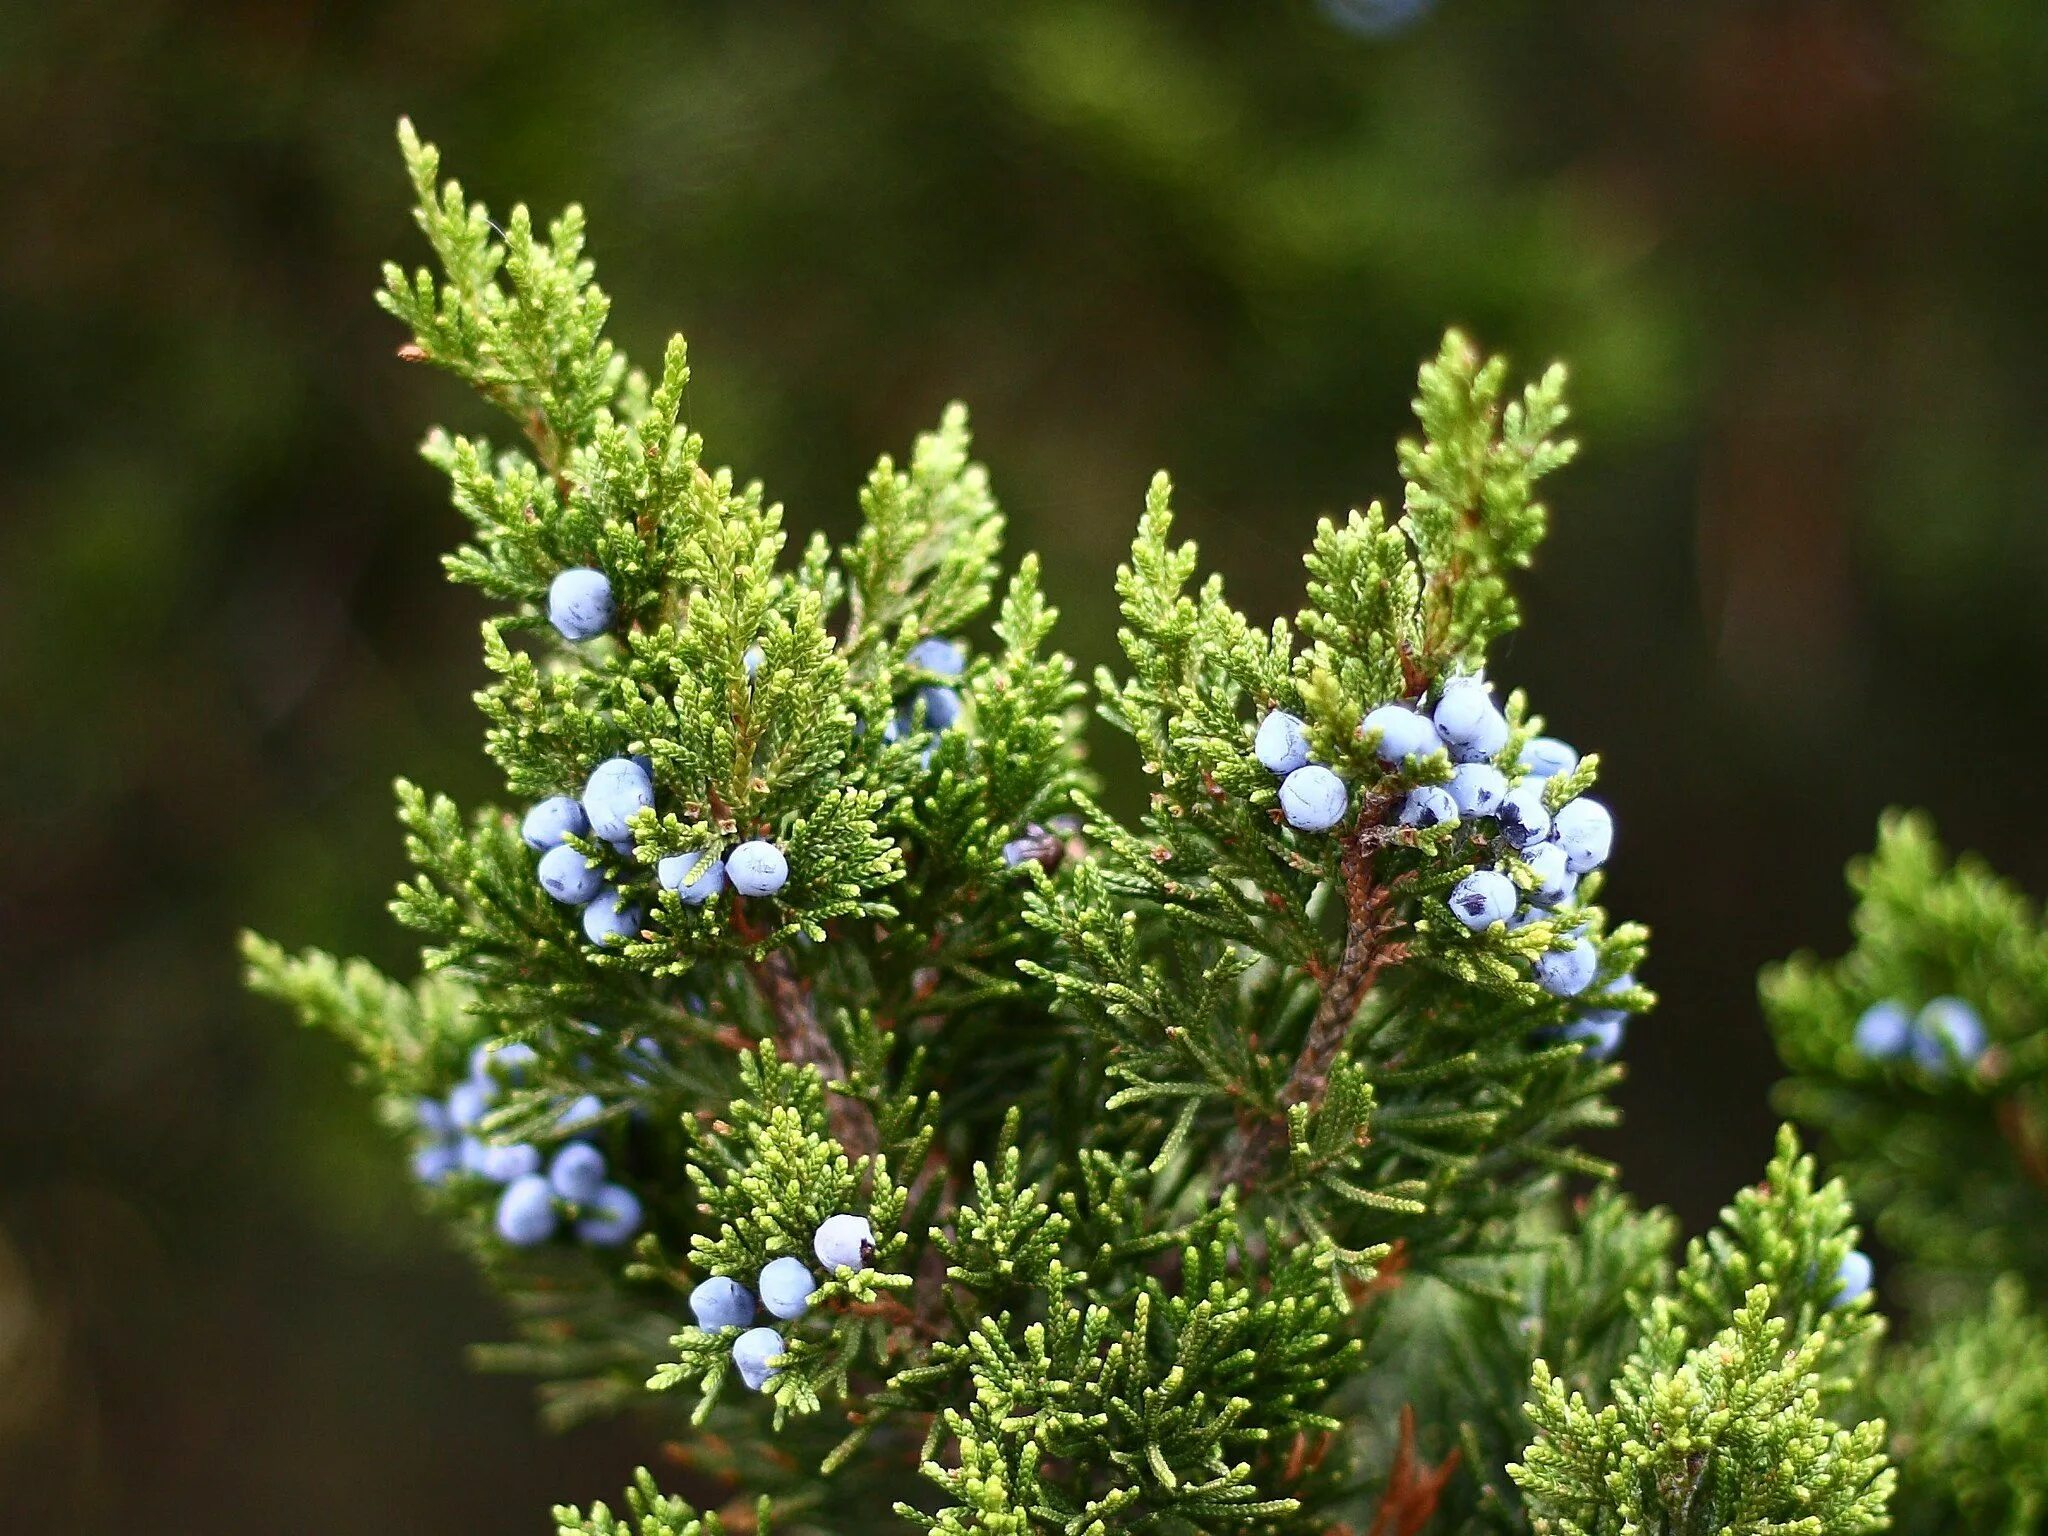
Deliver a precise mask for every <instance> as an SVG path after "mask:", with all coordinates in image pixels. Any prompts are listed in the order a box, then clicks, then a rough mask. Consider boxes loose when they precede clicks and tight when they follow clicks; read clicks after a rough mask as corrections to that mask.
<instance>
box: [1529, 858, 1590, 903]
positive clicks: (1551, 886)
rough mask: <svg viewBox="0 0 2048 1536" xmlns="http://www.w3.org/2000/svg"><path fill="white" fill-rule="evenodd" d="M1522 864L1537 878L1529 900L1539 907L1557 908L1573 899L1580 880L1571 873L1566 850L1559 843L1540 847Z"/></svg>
mask: <svg viewBox="0 0 2048 1536" xmlns="http://www.w3.org/2000/svg"><path fill="white" fill-rule="evenodd" d="M1522 861H1523V862H1524V863H1526V864H1527V865H1528V866H1529V872H1530V873H1531V874H1532V875H1534V876H1535V877H1536V885H1535V888H1534V889H1533V890H1532V891H1530V893H1529V899H1530V900H1531V901H1533V902H1535V903H1536V905H1538V906H1539V907H1558V906H1562V905H1564V903H1566V902H1567V901H1570V900H1571V898H1572V892H1573V891H1575V890H1577V889H1578V885H1579V877H1578V876H1577V875H1575V874H1573V873H1572V872H1571V869H1570V868H1569V866H1568V863H1567V857H1566V854H1565V851H1564V849H1562V848H1560V847H1559V846H1558V845H1557V844H1556V843H1538V844H1537V845H1536V846H1535V847H1534V848H1530V849H1528V850H1526V851H1525V852H1524V853H1523V854H1522Z"/></svg>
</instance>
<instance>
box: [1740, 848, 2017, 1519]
mask: <svg viewBox="0 0 2048 1536" xmlns="http://www.w3.org/2000/svg"><path fill="white" fill-rule="evenodd" d="M1849 884H1850V888H1851V890H1852V891H1854V893H1855V895H1856V910H1855V915H1854V918H1853V923H1852V926H1853V929H1854V932H1855V938H1856V942H1855V945H1854V947H1853V948H1852V949H1850V951H1849V952H1848V953H1847V954H1846V955H1844V956H1843V957H1842V958H1840V959H1839V960H1835V961H1830V962H1823V961H1821V960H1818V959H1816V958H1815V957H1813V956H1811V955H1800V956H1797V957H1795V958H1794V959H1792V960H1790V961H1789V962H1787V963H1786V964H1784V965H1782V966H1779V967H1776V968H1774V969H1772V970H1770V971H1768V972H1766V973H1765V975H1764V978H1763V988H1762V990H1763V1000H1764V1008H1765V1011H1766V1012H1767V1013H1768V1014H1769V1016H1770V1019H1771V1023H1772V1025H1773V1027H1774V1029H1775V1030H1776V1033H1777V1039H1778V1045H1779V1049H1780V1051H1781V1052H1782V1053H1783V1055H1784V1058H1785V1061H1786V1064H1787V1065H1788V1066H1789V1067H1790V1068H1791V1069H1792V1072H1793V1076H1792V1077H1791V1079H1790V1080H1789V1081H1787V1082H1786V1083H1785V1084H1784V1086H1783V1088H1782V1090H1781V1098H1782V1101H1783V1103H1784V1106H1785V1108H1786V1109H1787V1110H1788V1111H1789V1112H1790V1113H1792V1114H1794V1115H1796V1116H1797V1117H1798V1118H1800V1119H1802V1120H1804V1121H1807V1122H1809V1123H1810V1124H1812V1125H1813V1126H1814V1127H1815V1128H1816V1129H1817V1130H1818V1131H1819V1132H1820V1133H1821V1134H1822V1135H1823V1136H1824V1137H1825V1138H1826V1143H1827V1146H1828V1148H1829V1151H1830V1153H1831V1155H1832V1157H1833V1160H1834V1164H1835V1166H1836V1167H1837V1168H1839V1169H1840V1170H1841V1172H1842V1174H1843V1176H1844V1178H1845V1179H1846V1180H1847V1181H1848V1184H1849V1187H1850V1188H1851V1189H1852V1190H1853V1191H1854V1193H1855V1195H1856V1198H1857V1201H1858V1203H1859V1205H1860V1206H1861V1207H1862V1208H1863V1209H1864V1210H1865V1211H1867V1212H1869V1213H1870V1216H1871V1218H1872V1220H1873V1221H1874V1223H1875V1225H1876V1228H1877V1231H1878V1233H1879V1234H1880V1236H1882V1237H1883V1238H1884V1239H1885V1241H1886V1242H1887V1243H1888V1244H1889V1245H1890V1246H1891V1247H1892V1248H1893V1249H1894V1250H1895V1251H1896V1253H1897V1255H1898V1257H1899V1259H1900V1260H1901V1261H1902V1263H1901V1265H1900V1268H1899V1273H1898V1276H1897V1279H1896V1282H1895V1283H1894V1284H1893V1285H1892V1287H1891V1290H1892V1294H1893V1296H1894V1298H1895V1299H1896V1300H1897V1301H1898V1302H1899V1303H1900V1304H1902V1306H1903V1309H1904V1311H1905V1313H1906V1317H1907V1326H1908V1330H1909V1332H1910V1333H1911V1334H1913V1335H1915V1336H1917V1337H1916V1339H1915V1341H1914V1342H1911V1343H1909V1344H1907V1345H1905V1346H1903V1347H1902V1348H1900V1349H1898V1350H1896V1351H1893V1352H1892V1353H1891V1355H1890V1356H1889V1357H1888V1358H1887V1359H1886V1361H1885V1362H1884V1367H1883V1369H1882V1371H1881V1373H1880V1375H1879V1378H1878V1386H1877V1389H1876V1391H1875V1393H1874V1400H1875V1401H1876V1402H1877V1403H1878V1404H1880V1405H1881V1406H1882V1408H1883V1409H1884V1411H1885V1412H1886V1413H1887V1415H1888V1416H1889V1417H1890V1418H1891V1420H1892V1423H1893V1425H1894V1426H1895V1427H1894V1436H1893V1442H1892V1451H1893V1454H1894V1456H1895V1458H1896V1459H1897V1460H1898V1462H1899V1464H1900V1467H1901V1469H1902V1477H1901V1482H1900V1487H1901V1495H1902V1496H1901V1500H1900V1506H1899V1521H1898V1526H1897V1528H1898V1529H1900V1530H1902V1531H1909V1532H1928V1533H1934V1532H1942V1531H1955V1530H1967V1531H1988V1532H2001V1533H2003V1532H2013V1533H2018V1532H2026V1531H2037V1530H2040V1529H2042V1525H2043V1521H2044V1520H2048V928H2044V926H2043V923H2042V918H2041V914H2040V912H2039V911H2038V910H2037V908H2036V907H2035V905H2034V903H2033V902H2031V901H2030V900H2028V899H2027V898H2026V897H2025V896H2024V895H2022V894H2021V893H2020V892H2019V891H2018V890H2016V889H2015V888H2014V887H2013V886H2012V885H2010V884H2009V883H2007V882H2006V881H2004V880H2002V879H2000V878H1999V877H1998V876H1997V875H1995V874H1994V873H1993V872H1992V871H1991V870H1990V868H1989V867H1988V866H1987V865H1985V864H1984V863H1983V862H1982V861H1981V860H1979V859H1976V858H1973V857H1965V858H1962V859H1958V860H1955V861H1953V862H1951V861H1950V859H1949V858H1948V856H1947V855H1946V854H1945V853H1944V852H1943V850H1942V847H1941V845H1940V843H1939V842H1938V841H1937V840H1936V838H1935V835H1934V830H1933V828H1932V827H1931V826H1930V825H1929V824H1928V823H1927V821H1926V820H1925V819H1924V818H1922V817H1918V816H1908V815H1898V814H1894V815H1890V816H1887V817H1886V818H1885V819H1884V821H1883V823H1882V824H1881V825H1880V827H1879V829H1878V842H1877V848H1876V851H1875V852H1874V853H1873V854H1872V855H1871V856H1870V857H1868V858H1866V859H1860V860H1858V861H1857V862H1856V863H1854V864H1852V865H1851V866H1850V870H1849ZM1936 1000H1952V1001H1949V1002H1946V1003H1943V1002H1937V1001H1936ZM1956 1002H1959V1003H1960V1004H1961V1005H1962V1006H1964V1007H1965V1008H1967V1009H1968V1010H1969V1014H1970V1016H1971V1017H1972V1018H1974V1019H1976V1020H1977V1021H1979V1023H1980V1025H1981V1030H1982V1039H1981V1040H1978V1039H1974V1038H1971V1037H1969V1036H1965V1037H1963V1038H1960V1039H1957V1038H1953V1037H1951V1038H1950V1039H1948V1040H1942V1039H1939V1038H1936V1037H1933V1036H1931V1035H1929V1034H1928V1033H1927V1032H1926V1030H1925V1028H1924V1026H1925V1024H1926V1022H1927V1021H1928V1020H1929V1019H1930V1018H1932V1017H1938V1016H1939V1015H1938V1013H1936V1011H1935V1010H1929V1009H1928V1008H1927V1005H1928V1004H1930V1003H1935V1004H1936V1009H1939V1008H1941V1007H1943V1006H1953V1004H1954V1003H1956ZM1886 1007H1896V1008H1897V1009H1898V1010H1899V1013H1900V1016H1901V1017H1904V1016H1908V1015H1911V1016H1914V1017H1915V1024H1914V1029H1915V1031H1916V1034H1917V1035H1918V1036H1919V1038H1918V1039H1917V1040H1916V1041H1915V1044H1916V1045H1917V1046H1918V1049H1914V1048H1911V1047H1909V1048H1907V1049H1905V1050H1903V1051H1900V1050H1888V1049H1884V1048H1883V1047H1882V1046H1881V1045H1878V1044H1874V1043H1873V1042H1875V1041H1878V1040H1880V1039H1881V1037H1880V1036H1878V1035H1876V1034H1873V1033H1872V1023H1871V1022H1870V1021H1871V1020H1872V1018H1873V1011H1874V1010H1882V1009H1884V1008H1886Z"/></svg>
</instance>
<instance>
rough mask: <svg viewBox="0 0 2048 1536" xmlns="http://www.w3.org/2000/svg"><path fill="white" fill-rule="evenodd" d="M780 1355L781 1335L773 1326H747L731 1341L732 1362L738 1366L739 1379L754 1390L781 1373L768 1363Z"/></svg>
mask: <svg viewBox="0 0 2048 1536" xmlns="http://www.w3.org/2000/svg"><path fill="white" fill-rule="evenodd" d="M781 1355H782V1335H781V1334H779V1333H777V1332H776V1331H775V1330H774V1329H773V1328H749V1329H748V1330H747V1331H746V1332H745V1333H743V1334H741V1335H740V1336H739V1337H738V1338H736V1339H734V1340H733V1341H732V1363H733V1364H734V1365H735V1366H737V1367H738V1368H739V1373H740V1380H741V1381H744V1382H745V1383H746V1384H747V1386H748V1388H749V1389H751V1390H752V1391H755V1392H759V1391H762V1390H763V1389H765V1388H766V1387H767V1385H768V1383H769V1382H771V1381H773V1380H774V1379H775V1378H776V1377H777V1376H779V1375H781V1374H782V1373H781V1372H780V1371H778V1370H776V1369H775V1368H774V1367H773V1366H771V1365H770V1364H769V1363H768V1362H769V1361H771V1360H776V1359H780V1358H781Z"/></svg>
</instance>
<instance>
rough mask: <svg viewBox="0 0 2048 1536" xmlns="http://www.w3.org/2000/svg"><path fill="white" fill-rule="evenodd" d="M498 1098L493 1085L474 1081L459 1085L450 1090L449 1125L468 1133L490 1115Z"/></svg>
mask: <svg viewBox="0 0 2048 1536" xmlns="http://www.w3.org/2000/svg"><path fill="white" fill-rule="evenodd" d="M497 1096H498V1089H497V1086H496V1085H495V1084H493V1083H479V1082H476V1081H475V1080H474V1079H472V1080H471V1081H469V1082H466V1083H457V1084H456V1085H455V1086H454V1087H453V1088H451V1089H449V1090H448V1123H449V1124H450V1125H452V1126H454V1127H455V1128H456V1129H457V1130H460V1131H466V1130H469V1129H471V1128H472V1127H474V1126H475V1125H476V1123H477V1122H478V1121H479V1120H481V1119H483V1117H484V1116H485V1115H486V1114H488V1113H490V1108H491V1101H492V1100H493V1099H495V1098H497Z"/></svg>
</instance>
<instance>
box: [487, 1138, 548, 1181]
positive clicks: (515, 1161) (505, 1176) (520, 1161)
mask: <svg viewBox="0 0 2048 1536" xmlns="http://www.w3.org/2000/svg"><path fill="white" fill-rule="evenodd" d="M476 1171H477V1172H478V1173H480V1174H482V1175H483V1176H484V1177H485V1178H487V1179H489V1180H490V1181H491V1182H492V1183H493V1184H510V1183H512V1182H513V1181H514V1180H516V1179H523V1178H525V1177H526V1176H527V1175H528V1174H530V1173H538V1172H540V1151H539V1149H538V1148H536V1147H533V1146H530V1145H529V1144H527V1143H526V1142H523V1141H518V1142H514V1143H513V1144H512V1145H511V1146H509V1147H495V1146H486V1147H485V1148H484V1151H483V1157H482V1159H481V1161H480V1165H479V1166H478V1168H477V1170H476Z"/></svg>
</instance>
